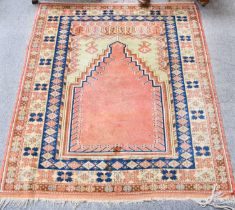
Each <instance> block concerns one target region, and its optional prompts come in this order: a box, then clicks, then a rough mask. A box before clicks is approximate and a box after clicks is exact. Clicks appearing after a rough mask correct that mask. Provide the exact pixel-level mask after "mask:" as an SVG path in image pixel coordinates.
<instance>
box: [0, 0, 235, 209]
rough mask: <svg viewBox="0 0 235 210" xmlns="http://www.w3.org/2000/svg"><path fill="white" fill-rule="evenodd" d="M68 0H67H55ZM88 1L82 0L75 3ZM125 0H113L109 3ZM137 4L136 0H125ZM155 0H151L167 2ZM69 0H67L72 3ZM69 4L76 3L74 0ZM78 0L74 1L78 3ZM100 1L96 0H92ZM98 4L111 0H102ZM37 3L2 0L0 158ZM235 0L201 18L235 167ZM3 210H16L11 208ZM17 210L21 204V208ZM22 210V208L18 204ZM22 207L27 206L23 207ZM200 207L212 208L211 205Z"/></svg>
mask: <svg viewBox="0 0 235 210" xmlns="http://www.w3.org/2000/svg"><path fill="white" fill-rule="evenodd" d="M59 1H60V2H62V1H63V2H66V0H59ZM81 1H82V2H90V1H89V0H86V1H85V0H80V1H79V2H81ZM117 1H119V2H120V1H121V2H126V1H123V0H112V2H117ZM129 1H131V2H136V1H137V0H129ZM165 1H166V0H155V1H154V2H165ZM70 2H71V1H70ZM73 2H76V1H75V0H74V1H73ZM77 2H78V1H77ZM96 2H99V1H96ZM102 2H110V0H105V1H102ZM36 9H37V6H35V5H32V4H31V0H1V1H0V32H1V33H0V161H1V160H2V158H3V154H4V150H5V143H6V138H7V134H8V129H9V125H10V121H11V118H12V113H13V106H14V103H15V98H16V94H17V90H18V86H19V81H20V76H21V72H22V68H23V61H24V56H25V53H26V48H27V44H28V40H29V37H30V33H31V30H32V25H33V21H34V15H35V12H36ZM234 11H235V1H234V0H211V2H210V4H208V5H207V6H206V7H204V8H202V7H201V13H202V21H203V25H204V29H205V33H206V38H207V43H208V47H209V53H210V57H211V61H212V68H213V72H214V76H215V82H216V88H217V93H218V97H219V101H220V104H221V111H222V116H223V122H224V127H225V133H226V136H227V140H228V147H229V151H230V154H231V160H232V166H233V169H235V151H234V150H235V149H234V148H235V141H234V139H235V94H234V91H235V87H234V85H235V12H234ZM6 209H19V208H18V207H16V208H14V207H12V206H9V207H7V208H6ZM20 209H21V208H20ZM22 209H23V208H22ZM26 209H29V207H27V208H26ZM31 209H38V210H41V209H45V210H47V209H48V210H49V209H68V210H69V209H72V208H71V206H69V205H65V206H64V207H61V205H56V206H55V207H52V206H51V204H48V203H45V202H39V203H38V204H36V205H35V206H34V207H32V208H31ZM77 209H84V210H85V209H90V210H96V209H99V210H108V209H117V210H118V209H120V210H121V209H122V210H136V209H148V210H156V209H181V210H184V209H185V210H186V209H196V210H199V209H202V208H201V207H200V206H198V204H197V203H195V202H193V201H184V202H182V201H151V202H138V203H116V204H115V203H111V204H108V203H82V204H80V205H79V207H78V208H77ZM203 209H212V208H210V207H207V208H203Z"/></svg>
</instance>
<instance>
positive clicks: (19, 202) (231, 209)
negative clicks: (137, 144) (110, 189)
mask: <svg viewBox="0 0 235 210" xmlns="http://www.w3.org/2000/svg"><path fill="white" fill-rule="evenodd" d="M216 188H217V186H216V185H215V186H214V188H213V190H212V193H211V196H210V197H209V198H207V199H204V200H199V199H188V200H191V201H193V202H196V203H197V204H199V205H200V206H201V207H203V208H205V207H209V206H211V207H214V208H215V209H224V210H235V200H234V199H230V200H229V199H223V198H222V197H223V194H222V193H221V192H219V191H216ZM168 200H169V201H172V200H173V201H176V202H177V201H178V202H183V201H187V199H185V200H178V199H177V200H174V199H168ZM41 201H42V202H46V203H49V204H50V205H52V209H55V207H57V208H56V209H58V208H59V209H61V208H63V207H64V206H65V205H66V204H69V205H70V206H72V208H73V209H77V208H78V207H79V205H80V204H82V203H86V202H87V203H88V202H98V201H90V200H88V201H79V200H78V201H74V200H53V199H43V198H34V199H24V198H23V199H19V198H18V199H17V198H0V210H4V209H5V208H6V207H18V208H20V209H31V208H32V209H34V208H33V207H36V205H37V204H38V203H39V202H41ZM146 201H147V202H151V201H152V202H154V201H161V202H162V201H167V199H162V200H161V199H158V200H157V199H156V200H154V199H151V200H143V201H140V200H138V201H117V202H115V201H113V202H112V201H110V202H106V201H104V203H106V204H109V203H112V204H113V203H132V204H133V203H140V202H146ZM57 205H58V206H57ZM18 210H19V209H18Z"/></svg>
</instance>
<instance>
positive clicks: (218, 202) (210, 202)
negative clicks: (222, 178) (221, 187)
mask: <svg viewBox="0 0 235 210" xmlns="http://www.w3.org/2000/svg"><path fill="white" fill-rule="evenodd" d="M216 189H217V185H214V188H213V190H212V193H211V196H210V197H209V198H207V199H205V200H200V201H198V200H194V201H195V202H197V203H198V204H199V205H200V206H201V207H203V208H205V207H208V206H212V207H214V208H215V209H225V210H235V207H233V206H234V205H235V200H234V199H233V200H228V199H226V200H225V199H222V196H223V193H221V192H218V191H216ZM232 205H233V206H232Z"/></svg>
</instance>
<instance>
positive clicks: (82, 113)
mask: <svg viewBox="0 0 235 210" xmlns="http://www.w3.org/2000/svg"><path fill="white" fill-rule="evenodd" d="M201 27H202V26H201V24H200V20H199V17H198V11H197V8H196V6H195V5H194V4H177V5H176V4H156V5H152V6H151V7H150V8H149V9H140V8H139V7H138V6H135V5H99V4H97V5H95V4H94V5H93V4H92V5H53V4H42V5H40V9H39V13H38V17H37V20H36V23H35V29H34V33H33V37H32V40H31V44H30V48H29V53H28V59H27V63H26V66H25V70H24V71H25V74H24V78H23V83H22V87H21V90H20V95H19V100H18V105H17V109H16V113H15V116H14V122H13V124H12V130H11V133H10V137H9V146H8V152H7V156H6V160H5V165H4V166H3V174H2V184H1V192H2V196H5V195H6V194H8V193H13V194H16V195H17V196H19V197H20V196H22V195H23V194H24V193H25V194H26V197H27V196H29V195H28V193H29V192H32V193H34V194H35V195H36V197H37V196H38V197H40V194H41V195H42V197H45V195H44V193H49V195H52V196H53V195H58V194H59V195H60V194H61V196H62V197H63V195H62V194H63V193H65V194H66V195H67V196H68V197H69V196H71V198H76V195H94V196H97V197H98V196H99V195H103V196H104V197H105V198H107V199H109V198H111V197H110V196H112V195H118V196H121V198H122V196H123V199H125V198H124V197H126V196H127V195H131V196H134V195H135V194H136V193H138V194H140V195H139V197H141V194H143V198H144V194H147V195H145V197H147V198H148V197H149V198H150V197H154V195H156V197H159V198H163V197H166V195H167V196H169V197H180V198H185V197H187V196H188V197H203V196H204V195H205V194H208V193H210V192H211V190H212V189H213V187H214V186H215V185H217V189H218V190H219V191H221V192H224V193H225V195H232V194H233V191H234V184H233V177H232V171H231V166H230V163H229V160H228V154H227V150H226V148H225V147H226V145H225V144H226V143H225V142H224V140H225V137H224V133H223V129H222V127H221V119H220V116H219V110H218V107H217V104H216V103H217V102H216V95H215V90H214V87H213V81H212V80H211V74H210V67H209V65H208V62H209V61H208V58H207V52H206V49H205V43H204V38H203V35H202V29H201ZM114 70H115V71H114ZM112 71H113V73H112ZM125 74H126V75H128V78H125V77H124V76H125ZM107 75H109V76H107ZM115 75H116V77H114V76H115ZM105 76H106V77H105ZM109 77H110V78H111V77H112V80H111V79H110V80H111V81H109ZM132 77H133V82H132V81H131V79H130V78H132ZM119 79H120V80H119ZM122 81H125V82H126V83H125V84H124V83H122ZM102 82H103V83H104V84H106V86H107V85H108V86H110V90H109V92H108V93H110V95H109V94H108V93H107V96H106V94H104V93H103V95H101V94H99V92H98V93H97V92H96V90H100V91H101V92H102V91H104V90H103V89H102ZM128 82H129V85H128V84H127V83H128ZM115 85H116V86H117V87H118V85H119V87H120V88H117V89H115V90H117V91H118V90H120V91H123V92H121V94H119V95H118V92H116V91H113V92H112V90H114V89H112V87H116V86H115ZM125 85H126V86H125ZM123 87H124V88H123ZM125 87H126V89H125ZM128 87H129V89H128ZM99 88H100V89H99ZM106 89H107V87H106ZM106 89H105V90H106ZM125 90H128V91H130V93H129V92H128V94H127V93H125ZM133 90H138V91H133ZM107 91H108V90H107ZM131 91H132V92H131ZM88 93H89V94H88ZM116 94H117V95H116ZM125 94H127V97H126V104H127V102H128V105H129V107H126V109H128V108H129V109H128V111H126V110H125V105H126V104H125V102H123V100H119V99H120V95H121V96H122V95H123V97H124V95H125ZM148 94H149V95H148ZM151 94H152V100H151V101H149V104H147V102H146V103H145V102H144V101H141V100H140V99H143V98H144V99H146V100H150V98H151ZM92 96H94V97H97V98H96V99H97V101H100V104H102V103H104V104H105V106H104V107H98V105H99V104H97V105H95V106H94V103H95V102H96V100H95V98H92ZM115 96H119V98H115ZM131 96H133V97H132V98H130V97H131ZM147 96H148V97H147ZM108 97H109V98H108ZM89 98H90V100H94V103H89ZM129 98H130V100H129ZM83 99H86V100H83ZM104 100H107V101H104ZM109 100H110V101H112V103H111V105H110V104H109V103H107V102H108V101H109ZM138 100H139V101H141V102H139V103H138ZM115 103H119V105H120V106H115ZM151 103H152V105H151ZM130 104H132V105H133V106H131V107H132V108H133V110H132V111H133V113H135V116H136V118H133V119H132V118H131V115H130V112H131V107H130ZM150 105H151V106H152V115H151V112H150V110H149V109H147V107H150ZM84 106H85V107H84ZM96 106H97V107H96ZM87 107H88V108H89V109H90V110H91V111H90V110H89V109H88V108H87ZM117 107H120V110H121V111H122V112H121V111H120V110H118V109H119V108H117ZM86 108H87V109H88V110H87V109H86ZM114 108H115V109H116V110H117V111H116V112H114V111H112V112H113V115H114V116H113V115H112V118H110V116H106V114H107V113H109V114H110V112H109V110H113V109H114ZM140 109H142V110H144V109H146V111H145V112H143V113H144V114H143V113H140V112H139V111H138V112H137V110H140ZM96 110H99V112H98V113H95V111H96ZM102 110H104V112H102ZM118 111H119V112H118ZM90 113H92V114H93V113H94V116H93V119H95V120H96V121H97V122H96V121H94V122H92V121H91V117H92V116H91V115H90ZM122 113H125V114H127V116H128V117H125V116H122ZM138 113H139V115H138V116H137V114H138ZM102 114H103V115H102ZM115 114H116V115H115ZM96 115H97V116H99V117H97V118H96V117H95V116H96ZM105 117H106V118H105ZM150 117H152V118H151V119H152V121H151V123H150V122H149V121H148V119H150ZM102 119H108V120H109V119H111V121H110V123H107V120H106V121H105V122H102V121H101V120H102ZM115 119H119V120H117V121H113V120H115ZM121 120H123V123H119V122H122V121H121ZM135 120H136V124H135V122H134V121H135ZM138 120H139V121H138ZM137 121H138V123H141V122H145V124H143V126H139V124H138V123H137ZM84 122H85V123H84ZM125 122H130V123H129V124H128V123H126V124H125ZM102 125H103V127H102ZM123 125H125V126H126V129H123V127H122V126H123ZM89 126H90V127H89ZM152 127H153V128H154V131H152V130H151V129H150V128H152ZM88 128H90V129H88ZM98 128H99V129H100V128H102V129H105V131H106V132H104V131H99V130H98V131H97V129H98ZM128 129H129V130H128ZM141 129H143V130H141ZM131 130H133V135H130V133H131V132H130V131H131ZM127 131H128V132H127ZM134 131H136V133H137V134H138V135H136V136H135V135H134V134H135V133H134ZM141 132H142V134H143V135H140V134H141ZM111 134H112V135H113V139H112V135H111ZM108 135H110V138H108V137H107V136H108ZM145 135H149V136H150V137H151V139H150V138H149V140H148V139H146V138H145ZM84 136H85V137H87V136H88V137H89V140H87V141H88V142H89V144H86V142H85V141H86V138H85V139H84V138H83V137H84ZM94 136H95V138H94V141H92V137H94ZM127 137H128V139H126V138H127ZM118 138H124V139H121V140H120V141H121V143H118V142H116V140H117V139H118ZM135 138H136V139H138V142H136V141H135ZM96 139H98V140H99V142H96ZM114 139H115V142H112V141H114ZM102 141H104V142H102ZM107 141H110V143H106V142H107ZM128 141H129V142H131V143H130V144H129V143H128ZM125 142H127V144H125ZM73 196H75V197H73ZM106 196H107V197H106ZM29 197H30V196H29ZM92 198H93V199H95V198H94V197H92ZM112 199H115V197H114V198H112Z"/></svg>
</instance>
